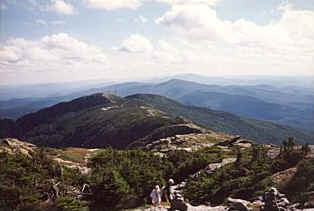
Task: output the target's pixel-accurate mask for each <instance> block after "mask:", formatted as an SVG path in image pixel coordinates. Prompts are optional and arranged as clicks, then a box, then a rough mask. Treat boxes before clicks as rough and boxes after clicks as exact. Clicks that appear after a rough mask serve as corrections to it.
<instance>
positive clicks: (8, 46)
mask: <svg viewBox="0 0 314 211" xmlns="http://www.w3.org/2000/svg"><path fill="white" fill-rule="evenodd" d="M0 60H1V63H0V70H2V71H5V72H10V71H13V72H15V71H16V72H20V71H23V70H24V71H32V72H33V71H40V72H49V71H54V72H55V71H75V70H77V71H81V70H82V69H83V68H88V69H90V68H93V69H97V68H98V69H99V68H103V67H105V66H106V65H107V63H108V61H107V57H106V55H105V54H104V53H103V51H102V50H101V49H99V48H97V47H94V46H91V45H89V44H87V43H85V42H82V41H79V40H77V39H75V38H73V37H71V36H69V35H68V34H65V33H60V34H55V35H51V36H45V37H43V38H42V39H40V40H39V41H31V40H25V39H22V38H16V39H10V40H8V41H7V42H6V43H5V44H3V45H1V46H0ZM88 69H85V70H84V69H83V70H84V71H86V70H88Z"/></svg>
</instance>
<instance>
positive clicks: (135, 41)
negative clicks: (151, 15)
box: [118, 34, 154, 53]
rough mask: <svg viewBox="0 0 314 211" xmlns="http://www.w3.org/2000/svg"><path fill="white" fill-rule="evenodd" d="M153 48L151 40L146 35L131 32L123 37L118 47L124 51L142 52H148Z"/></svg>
mask: <svg viewBox="0 0 314 211" xmlns="http://www.w3.org/2000/svg"><path fill="white" fill-rule="evenodd" d="M153 49H154V47H153V45H152V43H151V41H150V40H149V39H147V38H146V37H144V36H142V35H139V34H133V35H131V36H130V37H128V38H127V39H125V40H124V41H123V42H122V44H121V46H120V47H119V48H118V50H120V51H125V52H129V53H143V52H150V51H152V50H153Z"/></svg>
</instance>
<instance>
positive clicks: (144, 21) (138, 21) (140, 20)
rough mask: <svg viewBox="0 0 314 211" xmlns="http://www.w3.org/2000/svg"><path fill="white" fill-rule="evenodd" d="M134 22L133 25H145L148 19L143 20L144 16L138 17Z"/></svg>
mask: <svg viewBox="0 0 314 211" xmlns="http://www.w3.org/2000/svg"><path fill="white" fill-rule="evenodd" d="M134 22H135V23H147V22H148V19H147V18H145V17H144V16H142V15H140V16H138V17H136V18H134Z"/></svg>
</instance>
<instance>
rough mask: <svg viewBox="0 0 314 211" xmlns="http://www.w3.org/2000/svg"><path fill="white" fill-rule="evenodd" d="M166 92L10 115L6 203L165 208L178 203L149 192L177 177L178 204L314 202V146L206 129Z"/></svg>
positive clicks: (286, 206)
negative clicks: (157, 201)
mask: <svg viewBox="0 0 314 211" xmlns="http://www.w3.org/2000/svg"><path fill="white" fill-rule="evenodd" d="M157 98H158V99H160V97H159V96H151V95H149V96H143V95H137V96H131V97H127V98H120V97H117V96H114V95H106V94H96V95H90V96H86V97H83V98H78V99H76V100H74V101H70V102H65V103H61V104H57V105H55V106H52V107H49V108H46V109H43V110H41V111H39V112H36V113H33V114H29V115H26V116H24V117H22V118H21V119H19V120H17V121H16V122H14V121H13V122H12V121H9V120H5V122H6V124H5V127H2V129H5V130H2V133H1V135H2V137H5V138H2V139H0V181H1V183H0V208H4V210H10V211H11V210H12V211H13V210H14V211H22V210H38V211H40V210H48V211H68V210H69V211H70V210H73V211H74V210H75V211H103V210H105V211H108V210H109V211H111V210H112V211H115V210H130V209H131V210H134V209H135V210H165V209H168V208H169V206H170V204H163V206H162V207H161V208H156V207H151V205H150V200H151V199H150V197H149V195H150V192H151V191H152V188H153V187H154V186H155V185H156V184H159V185H160V186H164V185H166V183H167V181H168V180H169V178H173V179H174V181H175V185H174V186H173V188H174V190H175V191H174V192H175V193H176V195H175V200H174V201H172V203H171V207H172V208H174V209H178V210H188V211H190V210H196V211H198V210H199V211H201V210H209V211H210V210H245V211H246V210H252V211H253V210H254V211H255V210H256V211H257V210H261V211H268V210H287V211H289V210H293V209H308V208H313V207H314V199H313V198H314V197H313V191H314V178H313V174H314V160H313V157H314V146H313V145H308V144H300V143H302V141H301V142H298V140H297V139H296V138H294V137H288V138H286V137H282V140H283V142H282V144H281V145H274V144H261V143H259V142H256V141H255V140H251V139H247V138H245V137H242V136H240V135H229V134H226V133H222V132H217V131H215V130H211V129H206V128H204V127H202V126H200V125H198V124H196V123H194V122H193V121H191V120H189V119H187V118H185V117H183V116H175V115H172V113H171V109H174V108H171V109H169V108H170V107H171V106H170V107H167V106H169V105H171V104H169V103H166V104H162V103H159V104H158V105H157V104H156V102H154V101H156V99H157ZM162 99H163V100H164V101H166V102H168V101H169V100H168V99H165V98H162ZM160 101H162V100H160ZM165 107H167V109H165ZM175 108H178V107H175ZM170 113H171V114H170ZM194 114H195V113H194ZM227 122H228V121H227ZM13 126H14V127H16V128H17V131H15V130H11V129H12V128H13ZM13 132H16V134H12V133H13ZM280 207H281V208H280Z"/></svg>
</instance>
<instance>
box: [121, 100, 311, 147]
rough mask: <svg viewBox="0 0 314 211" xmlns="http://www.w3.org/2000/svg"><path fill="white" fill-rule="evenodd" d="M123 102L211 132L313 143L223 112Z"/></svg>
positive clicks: (289, 130)
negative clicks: (170, 115) (143, 105)
mask: <svg viewBox="0 0 314 211" xmlns="http://www.w3.org/2000/svg"><path fill="white" fill-rule="evenodd" d="M126 99H132V100H138V101H142V102H145V103H148V104H151V105H152V106H154V107H155V108H157V109H160V110H162V111H164V112H167V113H170V114H172V115H175V116H184V117H186V118H188V119H191V120H192V121H194V122H196V123H197V124H200V125H202V126H204V127H206V128H209V129H212V130H214V131H220V132H225V133H227V134H233V135H242V136H245V137H246V138H250V139H253V140H257V141H260V142H264V143H273V144H280V143H281V142H282V141H283V140H284V139H285V138H286V137H288V136H293V137H295V138H296V139H297V141H298V142H299V143H305V142H309V143H313V141H314V140H313V138H312V137H311V136H309V135H307V134H304V133H302V132H300V131H298V130H296V129H294V128H291V127H288V126H282V125H278V124H274V123H272V122H269V121H261V120H254V119H248V118H243V117H239V116H236V115H233V114H231V113H227V112H223V111H215V110H211V109H206V108H200V107H195V106H186V105H183V104H180V103H178V102H176V101H173V100H170V99H168V98H166V97H162V96H157V95H149V94H137V95H132V96H128V97H126Z"/></svg>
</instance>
